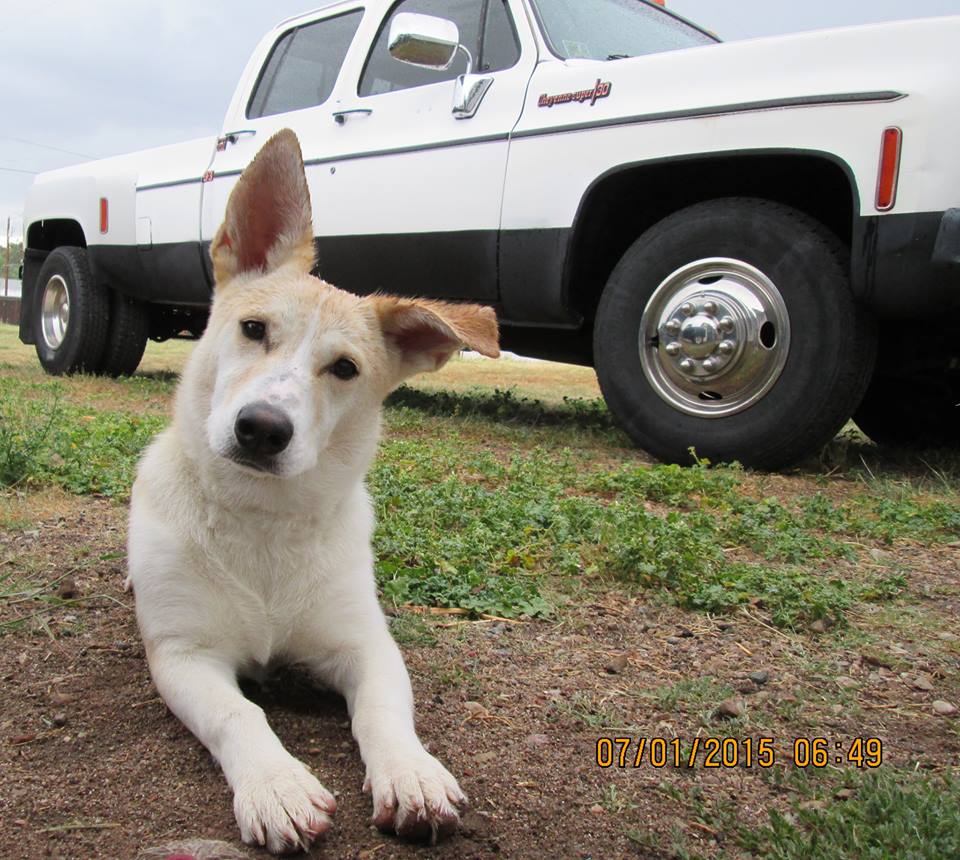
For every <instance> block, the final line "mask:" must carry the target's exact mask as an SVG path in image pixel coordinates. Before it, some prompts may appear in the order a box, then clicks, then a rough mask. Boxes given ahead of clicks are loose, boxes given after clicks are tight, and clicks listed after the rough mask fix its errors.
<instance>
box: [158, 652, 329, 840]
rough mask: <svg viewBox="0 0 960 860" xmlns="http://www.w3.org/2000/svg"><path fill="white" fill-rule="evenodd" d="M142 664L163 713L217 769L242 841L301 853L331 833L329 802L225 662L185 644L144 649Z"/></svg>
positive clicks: (327, 793) (315, 780)
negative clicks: (174, 718) (228, 793)
mask: <svg viewBox="0 0 960 860" xmlns="http://www.w3.org/2000/svg"><path fill="white" fill-rule="evenodd" d="M147 659H148V662H149V664H150V672H151V674H152V675H153V680H154V683H155V684H156V685H157V689H158V690H159V692H160V695H161V696H162V697H163V700H164V701H165V702H166V704H167V707H169V708H170V710H171V711H173V713H174V714H175V715H176V716H177V717H178V718H179V719H180V720H181V721H182V722H183V724H184V725H185V726H186V727H187V728H188V729H190V731H191V732H193V734H194V735H196V737H197V738H198V739H199V741H200V742H201V743H202V744H203V745H204V746H205V747H206V748H207V749H208V750H210V752H211V753H212V754H213V756H214V758H216V759H217V761H218V762H220V766H221V767H222V768H223V773H224V775H225V776H226V778H227V782H228V783H229V784H230V787H231V788H232V789H233V793H234V797H233V809H234V812H235V814H236V816H237V824H238V825H239V826H240V833H241V836H242V838H243V841H244V842H246V843H248V844H259V845H266V847H267V848H268V849H269V850H270V851H272V852H274V853H277V854H279V853H284V852H288V851H297V850H299V849H301V848H303V849H304V850H306V849H308V848H309V846H310V843H311V842H312V841H313V840H314V839H315V838H317V837H318V836H320V835H321V834H323V833H325V832H326V831H327V830H328V829H329V828H330V824H331V821H330V814H332V813H333V812H334V811H335V809H336V801H335V800H334V798H333V795H331V794H330V792H328V791H327V790H326V789H325V788H324V787H323V786H322V785H321V784H320V783H319V782H318V781H317V779H316V778H315V777H314V776H313V775H312V774H311V773H310V772H309V771H308V770H307V768H306V767H305V766H304V765H303V764H302V763H301V762H299V761H298V760H297V759H295V758H294V757H293V756H292V755H290V753H288V752H287V751H286V750H285V749H284V748H283V745H282V744H281V743H280V741H279V739H278V738H277V736H276V735H275V734H274V733H273V731H272V730H271V729H270V726H269V725H268V724H267V719H266V716H265V715H264V713H263V710H262V708H260V707H258V706H257V705H255V704H254V703H253V702H251V701H250V700H249V699H247V698H246V697H244V695H243V693H242V692H241V691H240V688H239V686H238V684H237V678H236V672H235V670H234V668H233V667H232V666H231V665H230V664H229V662H228V661H226V660H224V659H222V658H220V657H219V656H218V655H216V654H212V653H210V652H204V651H197V650H193V649H190V648H187V647H184V646H182V645H180V646H173V645H160V646H157V647H153V648H149V647H148V649H147Z"/></svg>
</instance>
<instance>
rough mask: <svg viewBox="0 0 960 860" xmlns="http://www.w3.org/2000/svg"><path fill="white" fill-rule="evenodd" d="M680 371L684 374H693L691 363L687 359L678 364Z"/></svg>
mask: <svg viewBox="0 0 960 860" xmlns="http://www.w3.org/2000/svg"><path fill="white" fill-rule="evenodd" d="M680 369H681V370H682V371H683V372H684V373H693V362H692V361H691V360H690V359H689V358H685V359H684V360H683V361H681V362H680Z"/></svg>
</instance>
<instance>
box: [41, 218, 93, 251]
mask: <svg viewBox="0 0 960 860" xmlns="http://www.w3.org/2000/svg"><path fill="white" fill-rule="evenodd" d="M62 245H71V246H73V247H77V248H86V247H87V239H86V237H85V236H84V235H83V227H81V226H80V224H79V223H78V222H76V221H72V220H70V219H68V218H51V219H49V220H46V221H36V222H34V223H33V224H31V225H30V226H29V227H28V228H27V247H28V248H32V249H33V250H35V251H52V250H53V249H54V248H59V247H61V246H62Z"/></svg>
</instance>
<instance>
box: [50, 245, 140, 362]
mask: <svg viewBox="0 0 960 860" xmlns="http://www.w3.org/2000/svg"><path fill="white" fill-rule="evenodd" d="M149 322H150V321H149V317H148V315H147V311H146V308H145V307H144V305H142V304H141V303H140V302H136V301H134V300H133V299H130V298H129V297H127V296H124V295H122V294H121V293H118V292H117V291H115V290H110V289H108V288H107V287H105V286H103V285H102V284H99V283H97V281H96V279H95V278H94V277H93V274H92V272H91V271H90V264H89V262H88V260H87V252H86V250H85V249H83V248H75V247H60V248H56V249H54V250H53V251H51V252H50V254H49V255H48V256H47V259H46V260H45V261H44V264H43V266H42V267H41V269H40V272H39V274H38V277H37V295H36V298H35V301H34V312H33V336H34V342H35V345H36V350H37V357H38V358H39V359H40V364H41V365H43V368H44V369H45V370H46V371H47V372H48V373H52V374H55V375H60V374H69V373H92V374H99V375H105V376H126V375H129V374H131V373H133V372H134V371H135V370H136V369H137V365H138V364H139V363H140V359H141V358H142V357H143V351H144V349H145V347H146V344H147V335H148V334H149Z"/></svg>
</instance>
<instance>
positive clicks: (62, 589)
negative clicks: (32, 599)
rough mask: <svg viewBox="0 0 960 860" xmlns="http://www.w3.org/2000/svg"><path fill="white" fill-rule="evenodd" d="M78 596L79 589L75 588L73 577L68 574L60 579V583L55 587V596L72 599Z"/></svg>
mask: <svg viewBox="0 0 960 860" xmlns="http://www.w3.org/2000/svg"><path fill="white" fill-rule="evenodd" d="M79 596H80V589H79V588H77V583H76V582H75V581H74V580H73V579H71V578H70V577H69V576H68V577H67V578H66V579H62V580H61V581H60V585H59V586H58V587H57V597H59V598H60V599H61V600H73V599H74V598H75V597H79Z"/></svg>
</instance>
